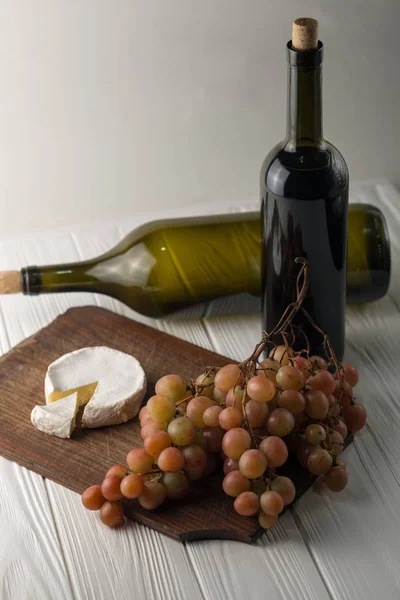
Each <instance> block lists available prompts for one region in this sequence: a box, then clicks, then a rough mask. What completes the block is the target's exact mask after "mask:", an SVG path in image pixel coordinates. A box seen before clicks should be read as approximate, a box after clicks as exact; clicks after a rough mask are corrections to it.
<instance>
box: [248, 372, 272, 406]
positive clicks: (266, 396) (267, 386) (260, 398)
mask: <svg viewBox="0 0 400 600" xmlns="http://www.w3.org/2000/svg"><path fill="white" fill-rule="evenodd" d="M246 390H247V394H248V395H249V397H250V398H251V399H252V400H255V401H256V402H269V401H270V400H272V398H273V397H274V396H275V393H276V388H275V386H274V384H273V383H272V381H270V380H269V379H267V378H265V377H257V376H255V377H252V378H251V379H250V381H249V382H248V384H247V387H246Z"/></svg>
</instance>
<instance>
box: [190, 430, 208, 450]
mask: <svg viewBox="0 0 400 600" xmlns="http://www.w3.org/2000/svg"><path fill="white" fill-rule="evenodd" d="M193 444H196V446H200V448H202V449H203V450H207V440H206V438H205V437H204V435H203V430H201V431H196V433H195V436H194V440H193Z"/></svg>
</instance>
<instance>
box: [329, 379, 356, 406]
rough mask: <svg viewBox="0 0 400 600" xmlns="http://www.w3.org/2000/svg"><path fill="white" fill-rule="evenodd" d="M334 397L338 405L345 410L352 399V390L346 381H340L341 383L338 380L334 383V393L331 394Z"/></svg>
mask: <svg viewBox="0 0 400 600" xmlns="http://www.w3.org/2000/svg"><path fill="white" fill-rule="evenodd" d="M333 394H334V396H336V398H337V399H338V400H339V404H340V405H341V406H342V407H343V408H346V407H348V406H350V404H351V401H352V398H353V390H352V389H351V386H350V385H349V384H348V383H347V381H342V383H341V382H340V381H339V380H338V381H336V383H335V391H334V392H333Z"/></svg>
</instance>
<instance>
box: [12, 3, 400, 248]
mask: <svg viewBox="0 0 400 600" xmlns="http://www.w3.org/2000/svg"><path fill="white" fill-rule="evenodd" d="M298 16H313V17H316V18H318V19H319V21H320V38H321V39H322V40H323V41H324V43H325V68H324V124H325V134H326V137H327V138H328V139H329V140H330V141H332V142H333V143H334V144H336V145H337V146H338V147H339V148H340V150H341V151H342V152H343V154H344V156H345V158H346V160H347V162H348V164H349V168H350V173H351V177H352V179H353V180H354V179H366V178H368V179H369V178H375V177H379V178H381V177H387V178H389V179H391V180H392V181H393V182H394V183H400V174H399V173H400V171H399V152H398V140H399V139H400V117H399V106H400V102H399V101H400V67H399V62H398V57H399V53H400V50H399V43H398V24H399V22H400V3H399V2H398V0H374V1H371V0H369V1H368V0H365V1H364V2H356V1H355V0H336V1H331V2H329V3H325V2H323V1H322V2H317V1H316V0H305V1H303V2H298V1H295V0H279V1H275V0H202V1H200V0H196V1H194V0H152V1H150V0H114V1H112V0H35V1H33V0H0V75H1V81H0V119H1V120H0V124H1V129H0V209H1V216H2V217H1V219H0V236H2V237H4V236H6V235H8V234H10V233H13V232H17V231H25V230H30V229H42V228H44V227H46V228H47V227H52V226H58V225H71V226H72V225H73V224H74V223H77V222H84V221H91V220H99V219H104V218H108V217H118V216H124V215H134V214H135V213H137V212H139V211H143V210H146V211H149V210H150V211H153V210H154V211H157V210H160V209H161V208H162V209H163V210H165V209H166V208H179V207H184V206H187V205H188V204H201V203H209V202H214V201H225V200H228V201H230V200H232V201H238V200H239V201H240V200H248V199H256V198H257V195H258V176H259V169H260V165H261V163H262V160H263V158H264V156H265V154H266V153H267V152H268V150H269V149H270V147H271V146H272V145H273V144H275V143H276V142H277V141H279V140H280V139H281V138H282V137H283V136H284V132H285V118H286V114H285V113H286V57H285V49H286V48H285V44H286V42H287V40H288V39H289V37H290V30H291V22H292V20H293V19H294V18H296V17H298Z"/></svg>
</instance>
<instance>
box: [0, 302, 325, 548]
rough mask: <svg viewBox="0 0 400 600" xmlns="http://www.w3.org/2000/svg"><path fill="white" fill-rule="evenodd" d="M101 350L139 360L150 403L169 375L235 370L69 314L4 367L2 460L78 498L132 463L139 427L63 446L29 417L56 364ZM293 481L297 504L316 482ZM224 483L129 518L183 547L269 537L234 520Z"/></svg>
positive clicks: (175, 343) (94, 312)
mask: <svg viewBox="0 0 400 600" xmlns="http://www.w3.org/2000/svg"><path fill="white" fill-rule="evenodd" d="M101 345H104V346H109V347H111V348H115V349H117V350H122V351H123V352H127V353H128V354H133V355H134V356H136V358H137V359H138V360H139V361H140V362H141V364H142V366H143V368H144V370H145V372H146V375H147V379H148V396H147V397H149V396H151V395H153V393H154V391H153V390H154V386H155V383H156V381H157V379H159V378H160V377H161V376H162V375H166V374H167V373H179V374H180V375H182V376H183V377H184V378H185V379H186V380H189V379H190V378H194V377H196V376H197V375H198V374H199V373H201V372H202V371H204V368H205V367H206V366H210V365H214V366H222V365H224V364H226V363H227V362H232V361H230V360H229V359H227V358H225V357H223V356H220V355H218V354H215V353H214V352H210V351H208V350H204V349H202V348H199V347H198V346H194V345H193V344H190V343H188V342H185V341H183V340H180V339H178V338H176V337H173V336H171V335H168V334H166V333H162V332H160V331H158V330H156V329H152V328H151V327H147V326H145V325H142V324H140V323H137V322H135V321H132V320H130V319H127V318H125V317H121V316H119V315H117V314H114V313H112V312H110V311H107V310H105V309H102V308H96V307H92V306H90V307H89V306H88V307H80V308H72V309H70V310H68V311H67V312H66V313H65V314H63V315H61V316H60V317H58V318H57V319H56V320H55V321H53V323H51V324H50V325H48V326H47V327H45V328H44V329H42V330H40V331H39V332H38V333H36V334H35V335H33V336H32V337H30V338H28V339H27V340H25V341H23V342H21V343H20V344H19V345H18V346H16V347H15V348H13V349H12V350H11V351H10V352H9V353H8V354H6V355H4V356H3V357H2V358H1V359H0V454H1V455H2V456H4V457H5V458H7V459H9V460H13V461H15V462H17V463H18V464H20V465H22V466H24V467H26V468H28V469H31V470H33V471H35V472H36V473H39V474H40V475H42V476H43V477H47V478H48V479H52V480H53V481H56V482H57V483H60V484H61V485H64V486H65V487H67V488H70V489H71V490H74V491H75V492H78V493H79V494H81V493H82V492H83V491H84V490H85V489H86V488H87V487H88V486H90V485H93V484H95V483H101V481H102V479H103V477H104V474H105V472H106V471H107V470H108V468H109V467H110V466H111V465H113V464H115V463H125V457H126V454H127V453H128V452H129V450H131V449H132V448H133V447H137V446H142V439H141V437H140V424H139V422H138V419H133V420H132V421H130V422H128V423H125V424H123V425H117V426H113V427H103V428H100V429H89V430H83V431H79V432H76V433H74V434H73V437H72V438H71V439H69V440H64V439H60V438H57V437H54V436H49V435H47V434H45V433H42V432H40V431H38V430H37V429H36V428H35V427H33V425H32V424H31V421H30V414H31V410H32V408H33V407H34V406H35V405H36V404H44V403H45V400H44V377H45V374H46V370H47V367H48V365H49V364H50V363H51V362H53V361H54V360H56V359H57V358H58V357H59V356H61V355H62V354H65V353H66V352H71V351H73V350H77V349H79V348H83V347H85V346H101ZM146 399H147V398H146ZM288 468H289V470H291V467H290V466H289V467H288ZM290 475H291V476H292V478H293V479H294V481H295V484H296V487H297V491H298V496H299V495H300V494H301V493H303V492H304V491H305V490H306V489H307V488H308V487H309V486H310V485H311V484H312V482H313V479H314V478H313V477H312V476H310V474H309V473H307V472H305V471H303V470H302V469H300V470H299V468H298V467H297V468H296V471H295V473H294V474H292V473H290ZM221 481H222V474H221V473H217V474H214V475H211V476H208V477H205V478H204V479H202V480H200V481H199V482H196V484H195V485H193V487H192V489H191V492H190V494H189V496H188V497H187V498H185V499H184V500H181V501H175V502H171V501H167V502H166V503H165V504H164V505H163V506H162V507H160V508H159V509H157V510H156V511H146V510H144V509H142V508H141V506H140V505H139V504H138V503H137V502H134V501H132V502H131V503H129V504H128V505H127V506H126V515H127V516H128V517H129V518H132V519H134V520H136V521H138V522H140V523H143V524H144V525H148V526H149V527H152V528H153V529H156V530H158V531H160V532H162V533H165V534H166V535H169V536H171V537H173V538H175V539H178V540H181V541H186V540H195V539H211V538H226V539H235V540H240V541H244V542H251V541H254V540H256V539H257V537H258V536H259V535H260V534H261V533H262V530H261V529H260V528H259V527H258V522H257V519H256V518H254V517H253V518H252V517H249V518H245V517H241V516H239V515H237V514H236V513H235V512H234V510H233V501H232V499H231V498H228V497H227V496H225V494H224V493H223V491H222V488H221ZM82 510H85V509H84V508H83V507H82Z"/></svg>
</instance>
